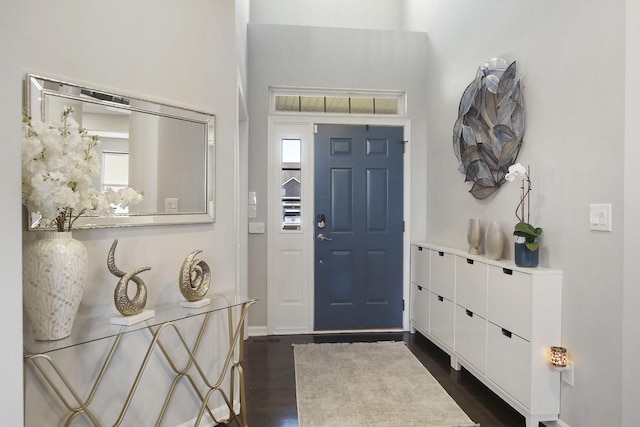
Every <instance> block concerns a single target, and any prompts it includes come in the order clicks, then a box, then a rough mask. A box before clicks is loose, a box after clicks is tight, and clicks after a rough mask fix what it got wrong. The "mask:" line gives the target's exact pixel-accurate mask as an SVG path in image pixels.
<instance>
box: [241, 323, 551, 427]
mask: <svg viewBox="0 0 640 427" xmlns="http://www.w3.org/2000/svg"><path fill="white" fill-rule="evenodd" d="M400 340H402V341H405V342H406V343H407V346H408V348H409V349H410V350H411V351H412V352H413V354H415V355H416V357H417V358H418V359H419V360H420V361H421V362H422V364H423V365H424V366H425V367H426V368H427V369H428V370H429V372H431V374H432V375H433V376H434V377H435V378H436V379H437V380H438V382H440V384H441V385H442V386H443V387H444V389H445V390H446V391H447V392H448V393H449V394H450V395H451V396H452V397H453V398H454V399H455V401H456V402H457V403H458V405H459V406H460V407H461V408H462V409H463V410H464V411H465V412H466V413H467V415H468V416H469V417H470V418H471V419H472V420H473V421H474V422H476V423H480V425H481V426H482V427H516V426H517V427H522V426H524V425H525V421H524V417H523V416H522V415H520V414H519V413H518V412H516V411H515V410H514V409H512V408H511V407H510V406H509V405H507V404H506V403H504V402H503V401H502V400H501V399H500V398H499V397H498V396H496V395H495V394H494V393H493V392H492V391H490V390H489V389H488V388H486V387H485V386H484V384H482V383H481V382H480V381H478V380H477V379H476V378H475V377H473V375H471V374H470V373H469V372H467V371H465V370H464V369H462V370H461V371H455V370H453V369H451V368H450V367H449V356H448V355H446V354H445V353H444V352H442V351H441V350H440V349H439V348H437V347H436V346H435V345H433V344H432V343H431V342H430V341H429V340H427V339H426V338H424V337H423V336H422V335H420V334H419V333H416V334H415V335H412V334H410V333H408V332H398V333H374V334H369V333H368V334H331V335H288V336H268V337H253V338H249V339H248V340H247V341H246V343H245V363H244V372H245V381H246V401H247V402H246V403H247V408H248V422H249V425H250V426H251V427H296V426H297V425H298V413H297V409H296V382H295V367H294V362H293V348H292V347H291V344H294V343H311V342H323V343H324V342H356V341H358V342H359V341H400ZM540 426H542V424H540ZM335 427H342V426H335ZM344 427H352V426H344Z"/></svg>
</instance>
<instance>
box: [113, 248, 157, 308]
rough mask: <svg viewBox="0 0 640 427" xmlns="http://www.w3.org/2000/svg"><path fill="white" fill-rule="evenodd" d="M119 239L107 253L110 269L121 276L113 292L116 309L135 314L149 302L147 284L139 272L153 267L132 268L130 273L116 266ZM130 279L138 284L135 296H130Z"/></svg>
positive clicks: (115, 274)
mask: <svg viewBox="0 0 640 427" xmlns="http://www.w3.org/2000/svg"><path fill="white" fill-rule="evenodd" d="M117 244H118V239H116V240H114V241H113V244H112V245H111V249H109V255H107V268H109V271H110V272H111V273H112V274H113V275H114V276H117V277H120V280H119V281H118V284H117V285H116V289H115V291H114V292H113V302H114V303H115V305H116V309H117V310H118V311H119V312H120V313H121V314H122V315H123V316H133V315H136V314H139V313H142V310H144V307H145V305H146V304H147V286H146V285H145V284H144V282H143V281H142V279H141V278H139V277H138V276H137V274H139V273H142V272H143V271H147V270H151V267H140V268H136V269H135V270H131V271H129V272H128V273H125V272H124V271H121V270H119V269H118V267H116V261H115V252H116V245H117ZM129 281H132V282H133V283H135V284H136V294H135V296H134V297H133V298H129V295H128V293H127V289H128V286H129Z"/></svg>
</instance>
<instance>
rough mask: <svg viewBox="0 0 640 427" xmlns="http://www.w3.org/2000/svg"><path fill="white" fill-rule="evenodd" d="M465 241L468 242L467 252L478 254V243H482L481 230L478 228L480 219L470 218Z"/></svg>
mask: <svg viewBox="0 0 640 427" xmlns="http://www.w3.org/2000/svg"><path fill="white" fill-rule="evenodd" d="M467 243H469V253H470V254H472V255H478V254H479V253H480V244H481V243H482V231H481V230H480V221H478V220H477V219H474V218H472V219H470V220H469V225H468V226H467Z"/></svg>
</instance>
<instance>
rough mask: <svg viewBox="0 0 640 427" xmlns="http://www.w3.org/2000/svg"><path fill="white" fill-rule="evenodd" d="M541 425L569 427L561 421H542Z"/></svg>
mask: <svg viewBox="0 0 640 427" xmlns="http://www.w3.org/2000/svg"><path fill="white" fill-rule="evenodd" d="M542 424H544V425H545V426H547V427H569V424H567V423H565V422H564V421H562V420H557V421H543V422H542Z"/></svg>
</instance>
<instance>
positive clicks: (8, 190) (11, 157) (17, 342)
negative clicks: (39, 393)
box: [0, 0, 23, 426]
mask: <svg viewBox="0 0 640 427" xmlns="http://www.w3.org/2000/svg"><path fill="white" fill-rule="evenodd" d="M21 19H22V2H21V1H19V0H12V1H8V2H7V1H5V2H3V4H2V13H0V40H2V42H0V56H1V57H2V67H0V81H1V82H2V83H3V86H4V91H3V96H2V101H0V129H2V141H3V147H2V156H0V182H2V183H3V190H2V194H3V197H4V206H5V208H4V209H2V210H0V232H1V233H2V239H3V242H2V248H3V249H2V256H1V257H0V270H2V279H3V283H4V287H3V291H2V292H3V295H2V300H3V301H4V308H3V309H2V310H0V322H1V323H2V325H4V331H3V338H2V351H0V366H1V368H0V373H1V375H2V381H1V382H0V400H1V401H2V405H0V420H2V423H3V424H5V425H8V426H21V425H22V424H23V422H22V418H23V415H22V414H23V410H22V408H23V405H22V399H23V394H22V286H21V285H20V284H21V283H22V251H21V250H20V248H21V247H22V238H21V234H20V230H21V228H22V225H21V221H22V207H21V206H22V203H21V193H20V186H21V181H22V180H21V173H22V170H21V168H20V165H21V161H20V156H21V151H20V144H19V141H20V138H21V127H20V126H21V125H20V112H21V110H22V78H23V67H22V65H23V64H22V38H21V37H20V35H21V32H22V21H21Z"/></svg>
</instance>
